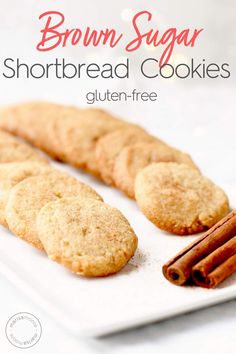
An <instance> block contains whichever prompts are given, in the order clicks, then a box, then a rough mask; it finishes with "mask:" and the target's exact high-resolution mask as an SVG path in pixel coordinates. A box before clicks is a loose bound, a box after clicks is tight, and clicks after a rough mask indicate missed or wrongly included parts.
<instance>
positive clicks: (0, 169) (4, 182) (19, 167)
mask: <svg viewBox="0 0 236 354" xmlns="http://www.w3.org/2000/svg"><path fill="white" fill-rule="evenodd" d="M53 171H54V170H53V168H52V167H50V165H48V164H45V163H39V162H34V161H25V162H10V163H2V164H0V224H1V225H4V226H7V223H6V219H5V208H6V204H7V200H8V196H9V193H10V191H11V189H12V188H13V187H14V186H15V185H16V184H17V183H19V182H21V181H23V180H24V179H25V178H28V177H31V176H36V175H41V174H47V173H51V172H53Z"/></svg>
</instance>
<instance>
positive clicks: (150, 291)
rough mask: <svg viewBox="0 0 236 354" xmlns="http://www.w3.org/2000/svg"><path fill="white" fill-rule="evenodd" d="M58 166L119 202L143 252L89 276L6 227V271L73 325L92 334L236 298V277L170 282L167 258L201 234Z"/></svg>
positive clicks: (1, 248)
mask: <svg viewBox="0 0 236 354" xmlns="http://www.w3.org/2000/svg"><path fill="white" fill-rule="evenodd" d="M58 166H59V168H61V169H65V170H67V171H68V172H70V173H71V174H74V175H75V176H77V177H78V178H79V179H80V180H83V181H85V182H88V183H89V184H90V185H92V186H94V187H95V188H96V190H97V191H98V192H99V193H101V195H102V196H103V197H104V199H105V201H106V202H108V203H109V204H111V205H113V206H116V207H118V208H119V209H120V210H121V211H122V212H123V213H124V214H125V216H126V217H127V218H128V220H129V221H130V223H131V225H132V226H133V228H134V229H135V232H136V233H137V235H138V237H139V249H138V252H137V254H136V255H135V257H134V259H133V260H131V262H130V263H129V264H128V265H127V266H126V267H125V268H124V269H123V270H122V271H121V272H120V273H119V274H116V275H114V276H110V277H107V278H101V279H85V278H83V277H80V276H76V275H73V274H71V273H70V272H69V271H68V270H67V269H65V268H64V267H62V266H60V265H58V264H56V263H54V262H52V261H50V260H49V259H48V258H47V257H46V255H45V254H43V253H41V252H39V251H37V250H36V249H34V248H32V247H30V246H29V245H28V244H26V243H25V242H23V241H21V240H20V239H18V238H16V237H15V236H13V235H12V234H10V233H9V232H7V231H6V230H5V229H1V230H0V272H1V273H2V274H3V275H4V276H5V277H6V278H8V279H9V280H11V281H13V283H14V284H15V285H16V286H17V287H18V288H20V289H21V290H23V291H24V292H25V293H26V294H27V295H28V296H30V298H31V299H33V300H34V301H35V302H37V303H38V304H39V305H40V306H42V307H43V308H44V309H45V310H46V312H47V313H48V314H50V315H51V316H52V317H53V318H55V319H56V320H58V322H60V323H61V324H62V325H63V326H65V327H67V329H69V330H70V331H72V332H74V333H76V334H80V335H86V336H95V335H104V334H108V333H110V332H114V331H118V330H123V329H125V328H129V327H133V326H138V325H141V324H144V323H148V322H151V321H158V320H162V319H164V318H167V317H170V316H174V315H177V314H181V313H184V312H187V311H190V310H195V309H198V308H202V307H205V306H208V305H211V304H215V303H219V302H223V301H226V300H229V299H232V298H234V297H236V276H232V277H231V278H230V279H228V280H227V281H225V282H224V283H223V284H222V285H221V286H219V287H218V288H217V289H214V290H207V289H201V288H197V287H177V286H174V285H172V284H170V283H169V282H168V281H166V279H165V278H164V277H163V275H162V271H161V268H162V265H163V263H164V262H165V261H167V260H168V259H169V258H170V257H172V256H173V255H174V254H175V253H176V252H178V251H179V250H180V249H182V248H183V247H184V246H186V244H188V243H190V242H192V240H193V239H194V238H195V237H197V236H191V237H189V236H188V237H178V236H174V235H169V234H166V233H164V232H162V231H160V230H158V229H157V228H156V227H154V226H153V225H152V224H151V223H150V222H149V221H148V220H147V219H146V218H145V217H144V216H143V215H142V214H141V212H139V210H138V208H137V206H136V204H135V202H134V201H131V200H128V199H127V198H125V197H124V196H123V195H121V194H120V193H119V192H118V191H116V190H114V189H112V188H109V187H106V186H104V185H102V184H100V183H99V182H97V181H95V180H93V178H91V177H89V176H87V175H85V174H83V173H80V172H78V171H75V170H73V169H72V168H70V167H66V166H60V165H58ZM222 183H223V181H222ZM225 187H227V186H225ZM230 189H231V188H230Z"/></svg>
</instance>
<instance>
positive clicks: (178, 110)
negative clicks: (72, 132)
mask: <svg viewBox="0 0 236 354" xmlns="http://www.w3.org/2000/svg"><path fill="white" fill-rule="evenodd" d="M51 9H55V10H59V11H62V12H63V13H64V14H65V15H66V19H67V25H68V27H72V26H74V27H76V26H77V27H85V26H87V25H91V26H94V27H101V28H103V27H115V28H118V29H120V31H123V32H128V31H129V28H130V24H129V22H127V20H129V16H128V15H129V13H132V12H136V11H138V10H143V9H147V10H149V11H151V12H153V14H155V19H154V22H153V25H154V26H156V27H158V28H159V29H160V30H164V29H165V28H168V27H170V26H176V27H178V28H183V27H190V28H195V27H196V28H201V27H203V28H204V32H203V34H202V36H201V39H199V42H198V45H197V46H196V48H194V49H187V50H185V51H183V50H182V48H180V47H179V48H176V50H175V53H174V55H175V56H174V57H173V60H176V61H178V60H179V61H181V60H182V61H186V62H188V61H189V59H190V58H191V57H194V58H195V59H196V60H200V61H201V59H202V58H205V59H206V60H208V61H209V62H216V63H219V64H221V63H222V62H228V63H229V64H230V66H231V74H232V76H231V78H230V79H228V80H222V79H219V80H218V79H215V80H200V79H199V80H161V81H160V80H155V79H154V80H148V79H143V78H141V76H140V75H137V74H136V70H137V68H138V63H139V60H140V58H141V57H142V58H145V57H148V56H156V57H158V56H159V55H160V51H159V50H157V51H155V50H152V48H146V47H145V48H143V49H142V51H141V52H139V53H136V54H132V55H131V56H130V57H131V59H132V68H133V75H132V77H131V78H130V79H129V80H124V81H122V80H115V79H114V80H109V81H104V80H99V79H98V80H86V79H82V80H76V79H74V80H68V81H66V80H63V81H58V80H53V79H51V80H6V79H3V78H2V77H1V78H0V91H1V95H0V103H1V104H6V103H13V102H17V101H21V100H29V99H47V100H52V101H58V102H65V103H72V104H78V105H81V104H85V103H86V102H85V100H84V94H85V92H87V91H88V90H91V89H94V88H96V87H97V88H99V89H101V90H102V89H105V88H110V89H116V90H125V89H126V90H128V89H131V88H133V87H136V88H138V89H140V90H141V89H142V90H151V89H153V90H155V91H157V92H158V94H159V101H158V102H157V103H149V104H146V103H143V104H139V105H138V107H137V104H136V103H126V104H118V103H106V104H101V106H103V107H106V108H108V109H110V110H112V111H113V112H115V113H117V114H120V115H121V116H124V117H126V118H127V119H129V120H131V121H135V122H137V123H138V124H141V125H143V126H145V127H146V128H147V129H151V130H152V132H153V133H156V134H157V135H158V136H160V137H161V138H163V139H165V140H167V141H168V142H170V143H172V141H174V142H175V145H176V146H178V147H179V148H182V149H184V150H187V151H188V152H190V153H191V154H192V155H193V157H194V158H195V160H196V161H197V162H198V164H199V165H200V166H201V165H202V166H204V171H203V172H204V173H205V174H206V175H208V176H209V177H211V178H213V179H214V181H216V182H219V183H220V182H221V181H222V180H224V186H223V187H224V188H225V189H226V190H227V191H228V193H229V195H230V196H235V195H236V190H235V187H234V186H235V182H234V181H235V179H236V168H235V142H234V141H235V133H236V125H235V69H236V62H235V61H236V41H235V23H236V5H235V2H234V1H233V0H232V1H230V0H226V1H224V2H222V1H219V0H217V1H216V0H214V1H213V0H200V1H197V2H189V1H187V0H186V1H184V0H182V1H176V0H172V1H171V0H168V1H167V0H166V1H149V2H148V5H147V1H134V0H133V1H119V2H110V1H107V0H102V1H101V0H100V1H99V2H98V1H91V0H90V1H89V0H87V1H80V0H77V1H71V0H67V1H56V2H55V1H40V2H39V1H38V2H36V1H30V0H22V1H17V0H8V1H2V0H1V1H0V10H1V11H0V44H1V52H0V53H1V54H0V57H1V61H2V59H3V58H5V57H19V58H20V59H21V60H22V61H26V62H27V61H28V62H29V63H30V62H31V63H34V62H39V61H40V62H48V61H50V60H53V58H55V57H56V56H58V57H61V56H63V57H66V58H67V59H68V60H71V61H73V62H84V61H85V62H89V61H91V60H93V61H96V62H101V63H102V62H103V61H111V62H118V61H119V60H121V59H122V58H121V57H123V56H124V55H125V53H124V52H123V51H122V48H121V47H118V48H116V49H114V50H112V51H111V50H109V49H101V48H99V49H95V50H94V49H86V51H85V50H82V49H81V48H80V47H78V48H67V49H63V50H57V51H56V52H55V53H49V54H42V53H37V52H36V50H35V45H36V43H37V42H38V40H39V38H40V37H39V30H40V28H41V25H40V23H39V22H38V20H37V18H38V16H39V15H40V14H41V13H42V12H44V11H47V10H51ZM127 9H131V10H132V11H130V10H127ZM127 14H128V15H127ZM1 69H2V68H1ZM196 142H197V143H196ZM207 166H209V167H207ZM114 204H115V201H114ZM117 207H119V206H118V205H117ZM0 285H1V291H0V300H1V302H0V349H1V352H3V353H7V354H8V353H18V352H19V351H20V349H18V350H17V349H15V348H13V347H12V346H11V345H10V344H8V342H7V340H6V337H5V334H4V328H5V324H6V322H7V320H8V319H9V318H10V317H11V315H13V314H14V313H17V312H19V311H28V312H32V313H33V314H35V315H36V316H37V317H38V318H39V319H40V321H41V323H42V327H43V336H42V339H41V340H40V342H39V343H38V344H37V345H36V346H35V347H33V348H32V349H28V352H29V353H42V352H48V353H59V354H61V353H68V352H70V353H100V352H101V353H109V354H110V353H143V352H145V351H146V352H148V353H173V352H177V353H189V352H191V353H209V352H215V353H222V352H223V351H224V352H227V353H235V337H234V333H235V328H236V302H235V301H232V302H229V303H227V304H224V305H218V306H215V307H212V308H209V309H207V310H202V311H198V312H197V313H193V314H189V315H185V316H181V317H179V318H175V319H170V320H168V321H165V322H162V323H159V324H154V325H150V326H145V327H143V328H140V329H138V330H132V331H127V332H125V333H122V334H118V335H113V336H109V337H106V338H102V339H101V338H100V339H91V340H81V339H78V338H74V337H72V336H71V335H70V334H68V333H65V331H64V330H62V329H61V328H59V327H58V326H57V324H56V323H54V321H53V320H52V319H50V318H48V317H47V315H46V314H45V313H43V312H41V310H40V309H39V308H38V307H37V306H36V305H35V304H32V303H31V302H30V300H29V299H27V298H25V297H24V296H23V295H21V291H20V289H16V288H15V287H14V286H12V285H11V284H10V283H8V282H7V281H6V280H4V279H1V280H0Z"/></svg>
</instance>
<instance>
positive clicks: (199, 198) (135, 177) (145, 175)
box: [0, 102, 229, 235]
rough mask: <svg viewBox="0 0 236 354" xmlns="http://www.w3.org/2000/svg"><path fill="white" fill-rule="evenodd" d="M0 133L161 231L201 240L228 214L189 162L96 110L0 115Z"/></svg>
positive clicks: (43, 109) (41, 108)
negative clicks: (117, 199)
mask: <svg viewBox="0 0 236 354" xmlns="http://www.w3.org/2000/svg"><path fill="white" fill-rule="evenodd" d="M0 127H1V128H2V129H4V130H6V131H8V132H10V133H12V134H15V135H18V136H19V137H21V138H23V139H26V140H27V141H29V142H30V143H31V144H33V145H35V146H36V147H38V148H40V149H42V150H43V151H44V152H47V153H48V154H49V155H50V156H51V157H53V158H55V159H57V160H60V161H63V162H66V163H69V164H71V165H73V166H75V167H78V168H81V169H83V170H85V171H87V172H89V173H92V174H93V175H95V176H96V177H98V178H100V179H102V180H103V181H104V182H105V183H106V184H108V185H113V186H116V187H117V188H119V189H120V190H121V191H122V192H124V193H125V194H126V195H127V196H128V197H130V198H135V199H136V201H137V203H138V205H139V208H140V209H141V211H142V212H143V213H144V214H145V216H146V217H147V218H148V219H149V220H150V221H152V222H153V223H154V224H155V225H157V226H158V227H160V228H161V229H163V230H166V231H169V232H172V233H175V234H180V235H186V234H192V233H196V232H200V231H203V230H205V229H207V228H209V227H211V226H212V225H214V224H215V223H216V222H217V221H218V220H219V219H221V218H222V217H223V216H224V215H225V214H226V213H227V212H228V210H229V204H228V199H227V196H226V195H225V193H224V192H223V191H222V189H220V188H219V187H217V186H215V184H214V183H213V182H211V181H210V180H209V179H207V178H206V177H204V176H202V175H201V173H200V171H199V169H198V167H197V166H196V165H195V163H194V162H193V160H192V159H191V157H190V156H189V155H188V154H186V153H184V152H182V151H180V150H178V149H176V148H173V147H171V146H169V145H168V144H166V143H165V142H163V141H161V140H160V139H158V138H157V137H154V136H152V135H150V134H149V133H148V132H147V131H145V130H144V129H143V128H141V127H140V126H138V125H135V124H130V123H128V122H125V121H123V120H121V119H119V118H117V117H114V116H113V115H111V114H109V113H107V112H106V111H103V110H101V109H78V108H76V107H69V106H67V107H66V106H61V105H58V104H53V103H41V102H36V103H27V104H22V105H17V106H14V107H9V108H6V109H4V110H3V111H2V112H1V118H0Z"/></svg>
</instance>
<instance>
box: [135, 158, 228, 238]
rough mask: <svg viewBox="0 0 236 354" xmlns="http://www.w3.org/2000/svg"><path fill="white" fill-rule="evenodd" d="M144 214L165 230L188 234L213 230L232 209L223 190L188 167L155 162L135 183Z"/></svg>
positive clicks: (139, 204) (141, 173)
mask: <svg viewBox="0 0 236 354" xmlns="http://www.w3.org/2000/svg"><path fill="white" fill-rule="evenodd" d="M135 198H136V201H137V203H138V206H139V208H140V209H141V211H142V212H143V213H144V215H145V216H146V217H147V218H148V219H149V220H150V221H152V222H153V223H154V224H155V225H156V226H158V227H160V228H161V229H163V230H166V231H169V232H172V233H175V234H179V235H187V234H192V233H196V232H201V231H203V230H205V229H208V228H210V227H211V226H212V225H214V224H215V223H216V222H217V221H218V220H220V219H221V218H222V217H223V216H224V215H225V214H226V213H227V212H228V210H229V204H228V198H227V196H226V195H225V193H224V192H223V190H222V189H221V188H219V187H218V186H216V185H215V184H214V183H213V182H212V181H211V180H209V179H208V178H206V177H204V176H202V175H201V174H200V173H199V172H198V171H197V170H196V169H193V168H191V167H189V166H187V165H185V164H177V163H171V162H169V163H164V162H160V163H153V164H151V165H149V166H147V167H146V168H144V169H143V170H141V171H140V172H139V173H138V175H137V177H136V180H135Z"/></svg>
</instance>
